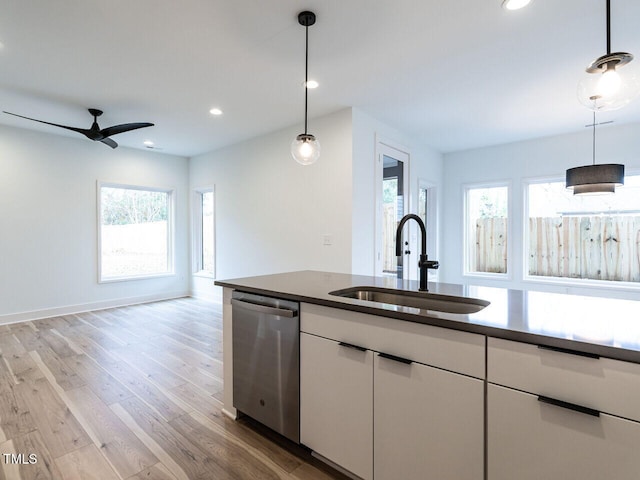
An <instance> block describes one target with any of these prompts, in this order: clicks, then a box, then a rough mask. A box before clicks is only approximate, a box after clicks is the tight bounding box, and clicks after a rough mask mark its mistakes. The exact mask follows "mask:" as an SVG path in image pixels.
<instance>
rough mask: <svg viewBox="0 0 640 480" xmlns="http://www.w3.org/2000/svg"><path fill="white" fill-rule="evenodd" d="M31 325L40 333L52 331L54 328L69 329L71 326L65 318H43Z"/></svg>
mask: <svg viewBox="0 0 640 480" xmlns="http://www.w3.org/2000/svg"><path fill="white" fill-rule="evenodd" d="M31 323H32V324H33V326H34V327H35V328H36V329H37V330H39V331H42V330H50V329H52V328H67V327H69V326H70V324H69V322H68V321H67V320H66V319H65V318H64V317H51V318H41V319H39V320H33V321H32V322H31Z"/></svg>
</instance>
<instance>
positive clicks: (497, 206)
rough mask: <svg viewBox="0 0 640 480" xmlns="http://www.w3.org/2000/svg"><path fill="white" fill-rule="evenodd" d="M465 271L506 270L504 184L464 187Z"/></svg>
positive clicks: (504, 272)
mask: <svg viewBox="0 0 640 480" xmlns="http://www.w3.org/2000/svg"><path fill="white" fill-rule="evenodd" d="M465 196H466V209H465V212H466V215H465V217H466V219H465V230H466V234H465V273H466V274H478V273H480V274H506V273H507V231H508V215H507V211H508V198H509V188H508V187H507V186H502V185H501V186H488V187H487V186H481V187H468V188H467V189H466V195H465Z"/></svg>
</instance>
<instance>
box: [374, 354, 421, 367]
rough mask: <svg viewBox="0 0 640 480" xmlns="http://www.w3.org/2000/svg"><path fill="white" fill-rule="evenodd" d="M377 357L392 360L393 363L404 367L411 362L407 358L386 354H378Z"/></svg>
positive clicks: (411, 361)
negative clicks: (401, 364) (402, 364)
mask: <svg viewBox="0 0 640 480" xmlns="http://www.w3.org/2000/svg"><path fill="white" fill-rule="evenodd" d="M378 356H379V357H382V358H386V359H388V360H393V361H394V362H400V363H404V364H406V365H411V364H412V363H413V360H409V359H408V358H402V357H396V356H395V355H389V354H388V353H378Z"/></svg>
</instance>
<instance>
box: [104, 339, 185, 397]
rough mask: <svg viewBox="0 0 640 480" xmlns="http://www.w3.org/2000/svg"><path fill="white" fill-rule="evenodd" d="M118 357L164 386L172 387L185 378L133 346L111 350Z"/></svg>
mask: <svg viewBox="0 0 640 480" xmlns="http://www.w3.org/2000/svg"><path fill="white" fill-rule="evenodd" d="M112 352H113V353H115V354H116V355H117V356H118V357H120V358H121V359H122V360H124V361H125V362H126V363H128V364H129V365H130V366H131V367H133V368H135V369H136V370H138V371H139V372H140V373H142V374H143V375H145V376H146V377H147V378H148V379H149V380H151V381H152V382H153V383H155V384H157V385H161V386H162V387H164V388H173V387H177V386H178V385H182V384H184V383H185V382H186V380H185V379H184V378H182V377H180V376H178V375H176V374H175V373H173V372H172V371H171V370H169V369H167V368H166V367H164V366H162V365H160V364H159V363H157V362H155V361H154V360H152V359H150V358H149V357H147V356H146V355H144V354H143V353H141V352H140V351H138V350H136V349H135V348H131V347H127V348H118V349H114V350H112Z"/></svg>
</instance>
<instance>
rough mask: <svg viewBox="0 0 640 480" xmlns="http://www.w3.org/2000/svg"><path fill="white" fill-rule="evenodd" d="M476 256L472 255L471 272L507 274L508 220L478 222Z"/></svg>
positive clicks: (488, 219) (496, 218) (492, 219)
mask: <svg viewBox="0 0 640 480" xmlns="http://www.w3.org/2000/svg"><path fill="white" fill-rule="evenodd" d="M475 240H476V242H475V255H471V258H470V260H471V265H469V271H471V272H490V273H506V272H507V219H506V218H504V217H490V218H479V219H478V220H477V221H476V238H475Z"/></svg>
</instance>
